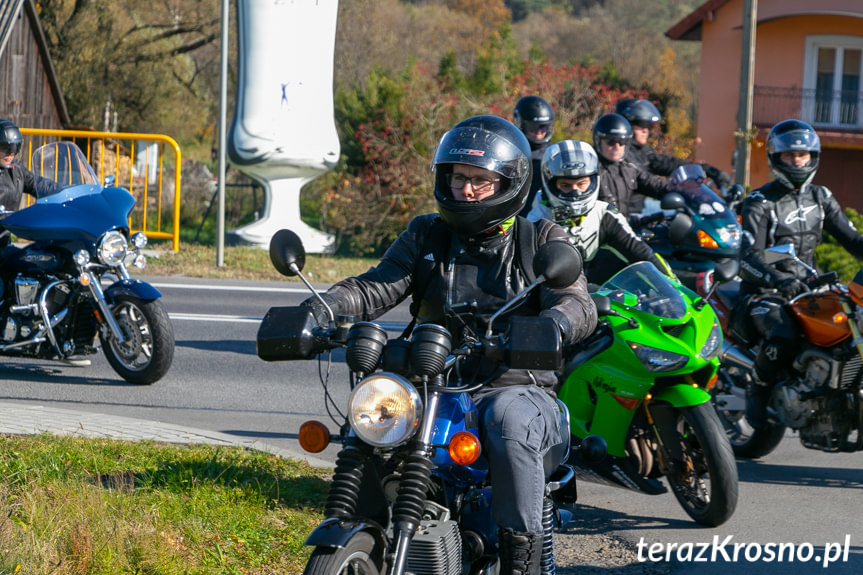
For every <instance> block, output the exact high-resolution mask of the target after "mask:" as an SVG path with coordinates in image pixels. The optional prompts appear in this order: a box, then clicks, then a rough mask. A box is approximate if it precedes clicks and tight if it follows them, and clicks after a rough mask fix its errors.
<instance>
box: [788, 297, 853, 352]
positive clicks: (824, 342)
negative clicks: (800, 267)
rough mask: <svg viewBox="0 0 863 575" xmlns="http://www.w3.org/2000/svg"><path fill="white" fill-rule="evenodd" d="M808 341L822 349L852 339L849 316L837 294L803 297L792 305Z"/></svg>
mask: <svg viewBox="0 0 863 575" xmlns="http://www.w3.org/2000/svg"><path fill="white" fill-rule="evenodd" d="M790 306H791V310H792V311H793V312H794V315H795V316H796V317H797V320H798V321H799V323H800V325H801V326H802V327H803V332H804V333H805V334H806V339H807V340H808V341H810V342H812V343H813V344H815V345H817V346H821V347H832V346H834V345H836V344H837V343H839V342H840V341H842V340H844V339H846V338H849V337H851V328H850V327H849V326H848V321H849V319H848V316H847V314H846V313H845V310H844V308H843V307H842V299H841V297H840V295H839V294H837V293H829V294H819V295H818V296H817V297H808V296H807V297H802V298H799V299H797V300H795V301H793V302H791V304H790Z"/></svg>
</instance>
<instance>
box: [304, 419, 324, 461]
mask: <svg viewBox="0 0 863 575" xmlns="http://www.w3.org/2000/svg"><path fill="white" fill-rule="evenodd" d="M299 439H300V447H302V448H303V449H305V450H306V451H308V452H309V453H320V452H321V451H323V450H324V449H326V448H327V445H329V444H330V430H329V429H327V426H326V425H324V424H323V423H321V422H320V421H307V422H305V423H304V424H302V425H301V426H300V436H299Z"/></svg>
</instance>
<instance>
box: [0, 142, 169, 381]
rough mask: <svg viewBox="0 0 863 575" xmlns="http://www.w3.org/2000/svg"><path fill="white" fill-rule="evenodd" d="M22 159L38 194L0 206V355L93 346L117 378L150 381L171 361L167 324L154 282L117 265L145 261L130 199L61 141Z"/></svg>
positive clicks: (74, 354) (75, 353)
mask: <svg viewBox="0 0 863 575" xmlns="http://www.w3.org/2000/svg"><path fill="white" fill-rule="evenodd" d="M31 165H32V166H33V170H34V172H36V173H37V174H43V175H44V176H45V177H41V178H40V179H39V184H38V185H37V189H38V191H39V196H40V197H39V198H38V199H37V200H36V201H35V202H34V203H33V204H32V205H31V206H29V207H26V208H24V209H22V210H19V211H7V210H6V209H5V208H4V207H0V215H3V216H5V217H3V219H2V220H0V227H2V229H3V230H4V234H5V236H6V237H5V238H3V239H4V240H5V242H6V244H7V245H6V246H5V247H4V248H3V251H2V255H0V260H2V261H0V279H2V282H0V355H5V356H13V357H26V358H36V359H49V360H60V361H66V362H72V360H73V358H75V361H78V360H80V359H81V358H82V357H84V356H87V355H90V354H94V353H97V352H98V351H99V347H101V348H102V349H103V350H104V353H105V357H106V358H107V360H108V363H110V364H111V367H112V368H113V369H114V370H115V371H116V372H117V373H118V374H119V375H120V376H121V377H122V378H123V379H125V380H126V381H128V382H130V383H134V384H139V385H149V384H152V383H154V382H156V381H158V380H159V379H161V378H162V377H163V376H164V375H165V374H166V373H167V372H168V369H169V368H170V367H171V362H172V360H173V357H174V332H173V328H172V326H171V321H170V319H169V318H168V313H167V312H166V310H165V308H164V305H163V304H162V301H161V299H160V298H161V294H160V293H159V291H158V290H157V289H156V288H154V287H153V286H151V285H150V284H148V283H146V282H142V281H139V280H136V279H133V278H132V277H131V276H130V275H129V269H128V267H127V266H126V261H127V259H129V260H131V261H132V264H133V265H135V266H136V267H143V266H144V264H145V261H146V260H145V258H144V256H143V254H141V249H142V248H143V247H144V246H145V245H146V244H147V237H146V236H145V235H144V234H143V233H136V234H134V235H132V236H131V237H130V236H129V231H130V230H129V213H130V212H131V210H132V207H133V206H134V204H135V199H134V198H133V197H132V195H131V194H130V193H129V192H128V191H126V190H124V189H122V188H117V187H112V186H107V187H103V186H102V185H101V184H100V183H99V180H98V177H97V176H96V174H95V172H94V171H93V169H92V167H91V166H90V164H89V163H88V162H87V160H86V158H85V157H84V154H83V153H82V152H81V150H80V149H79V148H78V147H77V146H75V145H74V144H72V143H70V142H57V143H51V144H46V145H44V146H42V147H41V148H39V149H37V150H36V151H35V152H34V153H33V156H32V163H31ZM6 207H7V208H8V207H9V206H6ZM10 235H11V237H10ZM12 238H14V239H15V242H14V243H11V242H10V239H12ZM24 242H27V243H26V245H24V246H23V247H18V245H16V244H22V243H24ZM100 344H101V345H100Z"/></svg>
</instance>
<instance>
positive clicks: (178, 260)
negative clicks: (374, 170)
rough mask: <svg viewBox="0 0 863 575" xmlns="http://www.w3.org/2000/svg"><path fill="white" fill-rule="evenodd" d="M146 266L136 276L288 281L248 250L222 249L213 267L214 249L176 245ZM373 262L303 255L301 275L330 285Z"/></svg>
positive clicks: (262, 255)
mask: <svg viewBox="0 0 863 575" xmlns="http://www.w3.org/2000/svg"><path fill="white" fill-rule="evenodd" d="M148 253H149V254H150V255H149V257H148V258H147V266H146V267H145V268H144V269H143V271H141V272H139V273H143V274H147V275H154V276H187V277H199V278H217V279H242V280H292V281H299V280H298V279H297V278H286V277H284V276H282V275H280V274H279V273H278V272H277V271H276V270H275V268H273V264H272V263H271V262H270V254H269V251H267V250H264V249H260V248H250V247H235V246H228V247H225V250H224V253H223V254H222V256H223V260H224V262H223V263H224V265H222V266H217V265H216V258H217V254H216V248H215V247H214V246H205V245H200V244H180V250H179V251H177V252H174V251H171V250H165V249H160V246H156V249H155V250H153V251H149V252H148ZM377 262H378V260H377V259H366V258H338V257H334V256H325V255H317V254H307V255H306V265H305V268H304V269H303V273H304V274H305V275H306V277H307V278H308V279H309V281H313V282H322V283H332V282H334V281H337V280H340V279H342V278H346V277H349V276H355V275H357V274H360V273H362V272H364V271H366V270H367V269H369V267H371V266H373V265H375V264H377Z"/></svg>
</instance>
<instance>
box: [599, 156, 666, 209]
mask: <svg viewBox="0 0 863 575" xmlns="http://www.w3.org/2000/svg"><path fill="white" fill-rule="evenodd" d="M599 176H600V181H599V199H601V200H603V201H606V202H608V203H609V204H611V205H613V206H615V207H616V208H617V209H618V210H620V213H621V214H623V215H624V216H629V214H637V213H639V212H641V210H642V209H644V196H650V197H652V198H656V199H661V198H662V196H664V195H665V194H666V192H668V191H670V187H669V184H668V181H666V180H664V179H662V178H660V177H658V176H654V175H652V174H650V173H648V172H647V171H645V170H644V169H642V168H640V167H639V166H637V165H635V164H633V163H632V162H630V161H628V160H627V159H626V158H625V157H624V159H623V160H621V161H620V162H609V161H608V160H606V159H605V158H604V157H603V156H602V155H601V154H600V155H599Z"/></svg>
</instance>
